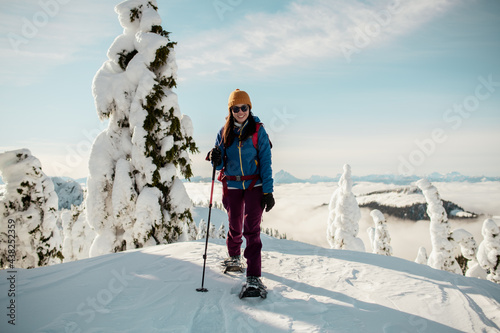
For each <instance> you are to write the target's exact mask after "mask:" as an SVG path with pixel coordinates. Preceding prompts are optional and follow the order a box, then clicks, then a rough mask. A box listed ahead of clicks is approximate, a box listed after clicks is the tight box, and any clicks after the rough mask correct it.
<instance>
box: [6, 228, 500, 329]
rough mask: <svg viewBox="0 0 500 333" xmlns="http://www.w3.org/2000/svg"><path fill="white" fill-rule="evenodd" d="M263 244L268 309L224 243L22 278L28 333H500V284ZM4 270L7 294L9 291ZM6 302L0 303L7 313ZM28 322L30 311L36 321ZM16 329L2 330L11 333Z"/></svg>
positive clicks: (160, 249)
mask: <svg viewBox="0 0 500 333" xmlns="http://www.w3.org/2000/svg"><path fill="white" fill-rule="evenodd" d="M262 238H263V244H264V247H263V277H264V283H265V284H266V285H267V287H268V291H269V294H268V297H267V299H266V300H261V299H246V300H240V299H239V298H238V296H237V294H238V292H239V290H240V286H241V282H242V280H241V278H240V277H238V276H236V277H235V276H229V275H224V274H222V273H221V272H220V270H219V268H218V265H219V262H220V261H221V260H222V259H223V258H225V256H226V249H225V244H224V241H223V240H220V241H211V242H210V244H209V247H208V259H207V274H206V279H205V287H207V288H208V290H209V292H207V293H198V292H196V291H195V289H196V288H198V287H199V286H200V284H201V272H202V271H201V270H202V264H203V258H202V254H203V250H204V245H205V244H204V242H203V241H194V242H184V243H174V244H169V245H160V246H154V247H149V248H143V249H139V250H133V251H127V252H122V253H116V254H110V255H104V256H99V257H95V258H91V259H85V260H80V261H76V262H70V263H65V264H59V265H54V266H49V267H42V268H36V269H31V270H22V269H18V270H17V273H16V291H17V293H16V304H17V305H18V314H19V316H18V318H17V321H16V327H15V328H16V331H18V332H90V331H92V332H148V333H149V332H292V331H294V332H350V333H355V332H363V333H366V332H403V331H404V332H481V331H482V332H493V331H498V330H499V329H500V328H499V326H500V313H499V311H498V308H499V306H500V286H499V285H496V284H494V283H492V282H489V281H485V280H479V279H474V278H467V277H463V276H460V275H455V274H451V273H448V272H445V271H440V270H435V269H432V268H430V267H428V266H424V265H419V264H415V263H413V262H410V261H406V260H403V259H398V258H394V257H387V256H380V255H374V254H370V253H361V252H353V251H347V250H330V249H325V248H320V247H315V246H312V245H307V244H304V243H299V242H293V241H287V240H277V239H273V238H270V237H267V236H265V235H262ZM8 274H9V273H8V272H7V271H5V270H4V271H0V290H4V291H5V290H7V288H8V283H9V281H8V280H7V275H8ZM6 297H7V293H6V292H3V293H1V294H0V301H1V304H6V303H5V302H6V301H7V300H6ZM27 313H29V316H24V315H21V314H27ZM9 330H11V326H10V325H8V324H7V320H6V319H3V320H2V321H0V331H2V332H8V331H9Z"/></svg>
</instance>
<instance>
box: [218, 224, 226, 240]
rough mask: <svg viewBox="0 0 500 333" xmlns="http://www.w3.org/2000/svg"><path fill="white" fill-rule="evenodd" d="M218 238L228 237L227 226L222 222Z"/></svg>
mask: <svg viewBox="0 0 500 333" xmlns="http://www.w3.org/2000/svg"><path fill="white" fill-rule="evenodd" d="M217 238H220V239H226V227H225V226H224V223H221V225H220V227H219V230H218V231H217Z"/></svg>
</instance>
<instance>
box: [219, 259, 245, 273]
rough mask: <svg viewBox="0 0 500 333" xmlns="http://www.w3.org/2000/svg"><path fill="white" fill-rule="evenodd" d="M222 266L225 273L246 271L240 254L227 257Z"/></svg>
mask: <svg viewBox="0 0 500 333" xmlns="http://www.w3.org/2000/svg"><path fill="white" fill-rule="evenodd" d="M221 266H222V271H223V273H224V274H226V273H227V272H239V273H244V272H245V268H244V267H243V263H242V262H241V257H240V256H232V257H229V258H227V259H226V260H224V261H223V262H222V264H221Z"/></svg>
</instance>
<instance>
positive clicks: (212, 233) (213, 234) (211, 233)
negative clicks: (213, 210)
mask: <svg viewBox="0 0 500 333" xmlns="http://www.w3.org/2000/svg"><path fill="white" fill-rule="evenodd" d="M208 237H209V238H212V239H216V238H219V237H217V230H215V225H214V224H213V223H210V230H209V233H208Z"/></svg>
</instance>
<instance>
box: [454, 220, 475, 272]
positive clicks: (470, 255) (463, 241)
mask: <svg viewBox="0 0 500 333" xmlns="http://www.w3.org/2000/svg"><path fill="white" fill-rule="evenodd" d="M451 238H452V239H453V241H455V243H456V244H457V245H456V248H457V250H458V251H455V259H456V260H457V263H458V265H459V266H460V269H461V270H462V273H463V275H466V274H465V273H466V272H467V270H468V269H469V267H470V266H469V264H471V263H472V261H473V260H474V259H476V254H477V243H476V240H475V239H474V236H472V234H471V233H470V232H468V231H466V230H464V229H455V230H453V231H452V233H451Z"/></svg>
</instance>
